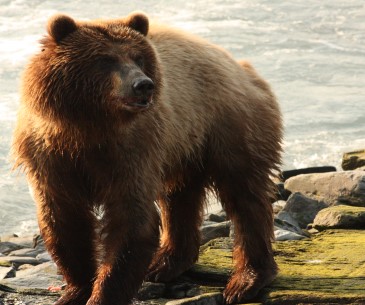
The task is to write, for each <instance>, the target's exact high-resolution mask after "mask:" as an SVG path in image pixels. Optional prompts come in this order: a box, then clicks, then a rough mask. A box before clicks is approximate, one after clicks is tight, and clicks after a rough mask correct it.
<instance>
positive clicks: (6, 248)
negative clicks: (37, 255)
mask: <svg viewBox="0 0 365 305" xmlns="http://www.w3.org/2000/svg"><path fill="white" fill-rule="evenodd" d="M22 248H23V246H21V245H18V244H15V243H12V242H9V241H5V242H0V253H2V254H4V255H8V254H9V253H10V252H12V251H15V250H19V249H22Z"/></svg>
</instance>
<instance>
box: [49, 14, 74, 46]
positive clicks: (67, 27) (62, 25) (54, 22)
mask: <svg viewBox="0 0 365 305" xmlns="http://www.w3.org/2000/svg"><path fill="white" fill-rule="evenodd" d="M76 30H77V25H76V22H75V20H73V19H72V18H71V17H68V16H66V15H56V16H53V17H51V18H50V19H49V20H48V25H47V32H48V34H49V35H50V36H51V37H52V38H53V39H54V40H55V41H56V42H57V43H59V42H60V41H61V40H62V39H64V38H65V37H66V36H68V35H70V34H71V33H73V32H74V31H76Z"/></svg>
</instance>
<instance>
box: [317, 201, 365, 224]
mask: <svg viewBox="0 0 365 305" xmlns="http://www.w3.org/2000/svg"><path fill="white" fill-rule="evenodd" d="M313 226H314V227H315V228H316V229H319V230H323V229H365V208H363V207H352V206H348V205H338V206H333V207H329V208H326V209H323V210H322V211H320V212H319V213H318V214H317V216H316V218H315V219H314V222H313Z"/></svg>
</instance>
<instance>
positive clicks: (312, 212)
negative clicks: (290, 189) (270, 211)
mask: <svg viewBox="0 0 365 305" xmlns="http://www.w3.org/2000/svg"><path fill="white" fill-rule="evenodd" d="M326 207H327V205H326V204H325V203H324V202H322V201H318V200H315V199H312V198H309V197H307V196H304V195H303V194H301V193H294V194H292V195H290V197H289V199H288V201H287V203H286V205H285V207H284V208H283V210H282V211H281V212H280V213H279V215H278V217H279V218H280V217H281V214H283V213H285V212H286V213H288V214H289V215H290V216H291V217H292V218H293V219H294V220H295V221H296V222H297V223H298V225H299V227H301V228H303V229H304V228H306V227H307V225H308V224H310V223H312V222H313V220H314V218H315V217H316V215H317V213H318V212H319V211H320V210H322V209H324V208H326Z"/></svg>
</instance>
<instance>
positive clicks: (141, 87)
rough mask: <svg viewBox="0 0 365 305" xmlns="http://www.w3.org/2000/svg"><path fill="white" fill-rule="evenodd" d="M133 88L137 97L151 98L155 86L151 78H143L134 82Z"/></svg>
mask: <svg viewBox="0 0 365 305" xmlns="http://www.w3.org/2000/svg"><path fill="white" fill-rule="evenodd" d="M132 88H133V92H134V94H135V95H136V96H138V97H150V96H151V95H152V93H153V90H154V88H155V84H154V83H153V81H152V80H151V79H150V78H149V77H147V76H143V77H139V78H137V79H136V80H135V81H134V83H133V85H132Z"/></svg>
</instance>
